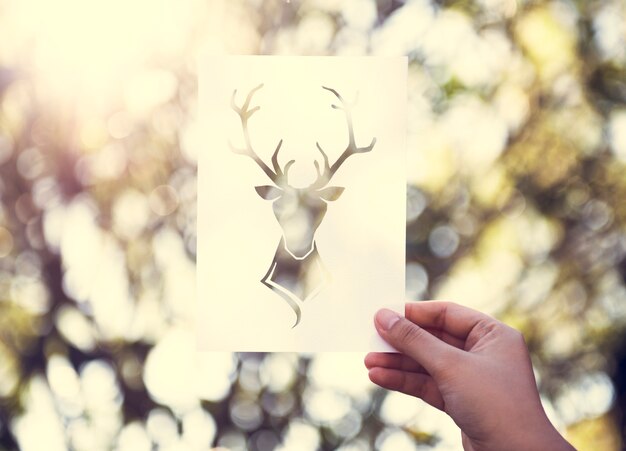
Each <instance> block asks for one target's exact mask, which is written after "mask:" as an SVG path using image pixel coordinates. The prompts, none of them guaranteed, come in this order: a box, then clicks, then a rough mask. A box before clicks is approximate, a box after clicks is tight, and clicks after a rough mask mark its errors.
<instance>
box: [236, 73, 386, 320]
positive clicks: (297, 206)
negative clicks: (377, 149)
mask: <svg viewBox="0 0 626 451" xmlns="http://www.w3.org/2000/svg"><path fill="white" fill-rule="evenodd" d="M262 87H263V84H260V85H259V86H257V87H256V88H254V89H252V90H251V91H250V92H249V93H248V96H247V97H246V100H245V102H244V103H243V105H242V106H241V107H239V106H237V103H236V100H235V97H236V95H237V90H236V89H235V90H234V91H233V95H232V98H231V107H232V109H233V110H234V111H235V112H236V113H237V114H238V115H239V118H240V120H241V126H242V129H243V137H244V143H245V147H242V148H238V147H235V146H233V145H232V144H231V146H230V147H231V149H232V151H233V152H235V153H237V154H241V155H246V156H248V157H250V158H252V159H253V160H254V161H255V162H256V164H257V165H258V166H259V167H260V168H261V170H263V172H265V174H267V176H268V177H269V179H270V180H271V181H272V182H273V185H265V186H256V187H255V189H256V192H257V193H258V195H259V196H261V197H262V198H263V199H265V200H271V201H273V202H272V208H273V210H274V215H275V216H276V219H277V220H278V224H279V225H280V227H281V229H282V232H283V237H282V239H281V240H280V243H278V247H277V249H276V254H275V255H274V260H273V261H272V263H271V265H270V267H269V269H268V271H267V273H266V274H265V276H263V278H262V279H261V283H263V284H264V285H265V286H267V287H269V288H270V289H271V290H272V291H274V292H275V293H276V294H278V295H279V296H281V297H282V298H283V299H284V300H285V301H286V302H287V303H288V304H289V306H290V307H291V308H292V309H293V311H294V312H295V314H296V322H295V324H294V325H293V326H292V327H295V326H297V325H298V323H299V322H300V317H301V309H300V303H302V302H304V301H306V300H308V299H311V298H312V297H314V296H315V295H316V294H317V293H318V292H319V291H320V290H321V289H322V287H323V285H324V283H325V282H326V280H327V273H326V270H325V268H324V266H323V263H322V260H321V258H320V256H319V253H318V252H317V245H316V243H315V232H316V231H317V228H318V227H319V225H320V224H321V222H322V220H323V219H324V215H325V214H326V210H327V208H328V202H332V201H335V200H337V199H338V198H339V196H341V193H342V192H343V190H344V188H343V187H339V186H328V184H329V182H330V180H331V179H332V177H333V176H334V175H335V173H336V172H337V170H338V169H339V168H340V167H341V165H342V164H343V163H344V162H345V161H346V159H347V158H348V157H350V156H351V155H354V154H357V153H365V152H370V151H371V150H372V149H373V148H374V145H375V144H376V138H372V141H371V143H370V144H369V145H368V146H366V147H357V145H356V143H355V140H354V128H353V125H352V114H351V111H350V109H351V107H352V106H353V105H351V104H348V103H347V102H346V101H344V99H343V98H342V97H341V95H339V93H338V92H337V91H336V90H334V89H332V88H327V87H325V86H322V88H323V89H325V90H327V91H329V92H331V93H333V94H334V95H335V97H336V98H337V99H338V100H339V102H340V104H339V105H336V104H332V105H331V107H332V108H334V109H337V110H342V111H343V112H344V114H345V117H346V122H347V126H348V145H347V147H346V149H345V150H344V151H343V153H342V154H341V156H340V157H339V158H338V159H337V160H336V161H335V162H334V163H333V164H332V165H330V164H329V161H328V156H327V155H326V152H324V150H323V149H322V147H321V146H320V144H319V142H317V143H316V146H317V148H318V150H319V151H320V153H321V155H322V159H323V165H322V167H321V168H320V164H319V162H318V161H314V162H313V164H314V165H315V170H316V172H317V178H316V180H315V181H314V182H313V183H312V184H311V185H309V186H308V187H306V188H294V187H293V186H291V185H290V184H289V168H291V166H292V165H293V164H294V163H295V160H290V161H289V162H288V163H287V164H285V165H284V168H281V167H280V164H279V163H278V153H279V151H280V148H281V146H282V144H283V140H282V139H281V140H280V141H279V142H278V144H277V145H276V150H274V154H273V155H272V168H270V167H269V166H268V165H267V164H265V162H263V160H261V158H259V156H258V155H257V153H256V152H255V151H254V149H253V147H252V142H251V140H250V133H249V131H248V120H249V119H250V117H251V116H252V115H253V114H254V113H256V112H257V111H258V110H259V109H260V107H259V106H256V107H254V108H250V102H251V100H252V97H253V95H254V93H255V92H256V91H258V90H259V89H261V88H262Z"/></svg>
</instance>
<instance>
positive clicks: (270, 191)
mask: <svg viewBox="0 0 626 451" xmlns="http://www.w3.org/2000/svg"><path fill="white" fill-rule="evenodd" d="M254 189H255V190H256V192H257V194H258V195H259V196H261V197H262V198H263V199H265V200H274V199H278V198H279V197H280V196H281V195H282V194H283V190H281V189H280V188H278V187H276V186H272V185H262V186H255V187H254Z"/></svg>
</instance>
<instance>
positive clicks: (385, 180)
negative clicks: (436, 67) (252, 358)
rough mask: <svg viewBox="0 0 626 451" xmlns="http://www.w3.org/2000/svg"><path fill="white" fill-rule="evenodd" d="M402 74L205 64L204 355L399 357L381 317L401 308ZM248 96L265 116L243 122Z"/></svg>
mask: <svg viewBox="0 0 626 451" xmlns="http://www.w3.org/2000/svg"><path fill="white" fill-rule="evenodd" d="M406 67H407V61H406V58H402V57H400V58H378V57H363V58H340V57H274V56H271V57H270V56H239V57H213V58H205V59H203V60H202V61H201V62H200V98H199V102H200V103H199V110H200V118H201V119H200V120H201V124H202V133H203V148H202V151H201V154H200V156H199V169H198V232H197V233H198V249H197V276H198V277H197V279H198V311H197V315H198V316H197V336H198V340H199V347H200V349H203V350H220V351H223V350H227V351H298V352H317V351H374V350H390V349H391V348H390V347H388V346H387V345H386V344H385V343H384V342H383V341H382V340H381V339H380V338H379V337H378V335H377V333H376V330H375V328H374V325H373V317H374V314H375V312H376V311H377V310H378V309H380V308H382V307H388V308H393V309H395V310H397V311H400V312H402V311H403V310H402V306H403V301H404V268H405V227H406V226H405V214H406V193H405V190H406V188H405V187H406V176H405V134H406ZM261 85H262V86H261ZM255 88H256V89H255ZM325 88H328V89H325ZM235 90H236V95H235V96H234V108H233V104H232V103H231V102H232V101H233V92H234V91H235ZM252 91H254V92H252ZM251 92H252V94H251V99H250V102H249V106H248V110H247V111H248V112H249V111H250V110H252V109H254V108H256V107H258V108H259V109H258V110H257V111H256V112H254V113H252V114H251V115H249V116H246V114H247V113H246V110H245V109H244V110H242V111H240V113H241V114H240V113H238V112H237V111H236V110H235V109H236V108H241V107H242V106H243V105H244V103H245V100H246V98H247V96H248V95H249V94H250V93H251ZM338 96H341V98H342V99H343V101H342V100H340V99H339V98H338ZM332 105H335V107H336V108H333V107H332ZM348 114H349V115H350V116H351V122H352V130H353V136H354V146H353V148H352V149H350V146H349V127H348ZM246 117H247V119H246ZM242 118H243V120H242ZM246 121H247V123H245V124H244V122H246ZM244 125H245V126H246V127H247V131H248V133H249V138H250V139H249V141H250V145H249V146H248V144H247V142H246V139H245V134H244ZM281 140H282V144H281V146H280V150H279V151H278V154H277V161H278V165H277V166H274V165H273V163H272V157H273V155H274V152H275V150H276V148H277V146H278V143H279V142H280V141H281ZM316 143H318V144H319V146H320V147H321V149H322V151H323V152H324V153H325V154H326V156H327V158H328V166H326V164H325V160H324V155H323V153H322V151H320V150H319V149H318V147H317V144H316ZM231 146H232V147H231ZM370 147H371V149H370ZM357 149H358V151H359V152H360V153H351V150H357ZM344 151H347V153H346V158H345V160H343V162H342V161H341V160H340V156H341V155H343V154H344ZM252 152H254V154H253V153H252ZM253 156H256V158H257V159H258V161H255V159H254V158H253ZM291 160H293V163H291V164H289V162H290V161H291ZM314 161H317V163H318V167H319V169H318V170H319V175H318V170H317V169H316V167H315V165H314ZM263 165H264V166H265V168H264V167H263ZM287 168H288V169H287ZM255 187H263V188H255ZM341 188H343V190H342V189H341ZM265 198H267V199H269V198H272V199H273V200H266V199H265ZM324 210H325V213H324ZM316 224H318V225H317V227H316ZM296 321H299V322H298V323H297V325H294V324H295V323H296Z"/></svg>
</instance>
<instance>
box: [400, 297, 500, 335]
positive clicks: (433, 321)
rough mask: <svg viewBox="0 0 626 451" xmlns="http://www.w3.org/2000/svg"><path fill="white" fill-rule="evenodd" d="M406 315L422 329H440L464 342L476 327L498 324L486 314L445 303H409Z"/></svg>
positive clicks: (406, 306) (405, 309) (452, 303)
mask: <svg viewBox="0 0 626 451" xmlns="http://www.w3.org/2000/svg"><path fill="white" fill-rule="evenodd" d="M404 315H405V317H406V318H407V319H409V320H410V321H412V322H414V323H415V324H417V325H418V326H420V327H425V328H433V329H440V330H443V331H445V332H447V333H449V334H451V335H453V336H455V337H457V338H460V339H462V340H465V338H467V336H468V335H469V333H470V332H471V330H472V329H473V328H474V327H476V325H478V324H481V323H485V322H497V321H496V320H495V319H493V318H492V317H490V316H488V315H485V314H484V313H481V312H478V311H476V310H473V309H471V308H468V307H463V306H461V305H459V304H455V303H454V302H444V301H419V302H407V303H406V304H405V307H404Z"/></svg>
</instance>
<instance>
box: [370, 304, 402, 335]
mask: <svg viewBox="0 0 626 451" xmlns="http://www.w3.org/2000/svg"><path fill="white" fill-rule="evenodd" d="M399 319H400V315H398V314H397V313H396V312H394V311H392V310H388V309H386V308H384V309H382V310H379V311H378V313H376V322H377V323H378V324H379V325H380V327H382V328H383V329H384V330H389V329H391V328H392V327H393V325H394V324H395V323H396V322H398V320H399Z"/></svg>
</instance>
